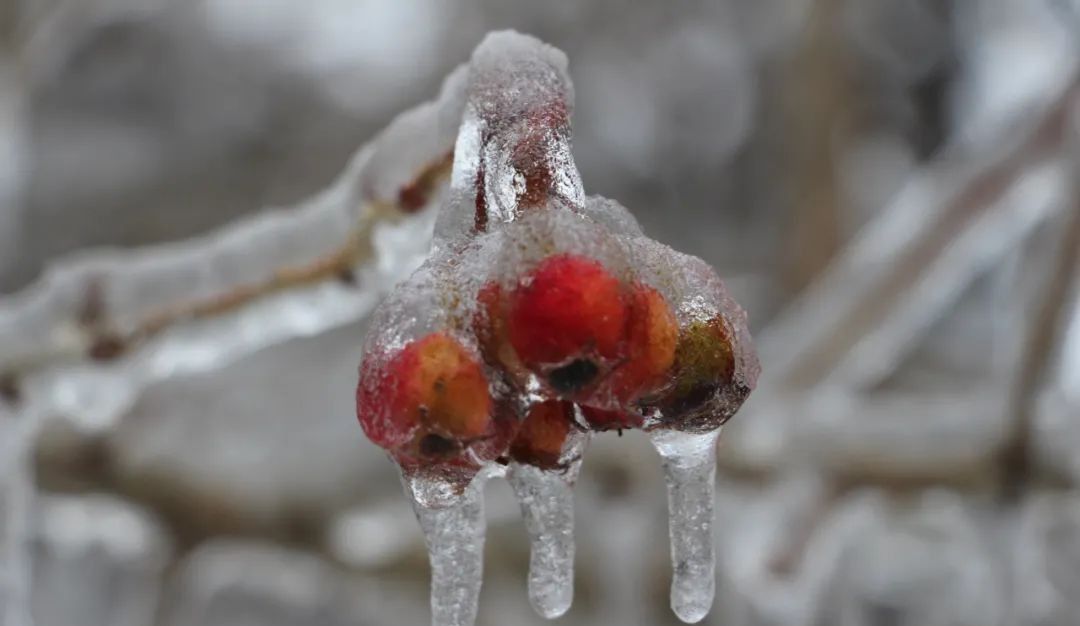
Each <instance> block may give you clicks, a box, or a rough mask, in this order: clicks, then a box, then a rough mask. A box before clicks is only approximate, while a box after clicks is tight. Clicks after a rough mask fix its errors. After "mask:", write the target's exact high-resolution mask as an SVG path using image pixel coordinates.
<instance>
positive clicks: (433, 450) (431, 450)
mask: <svg viewBox="0 0 1080 626" xmlns="http://www.w3.org/2000/svg"><path fill="white" fill-rule="evenodd" d="M454 452H457V444H456V443H454V441H452V440H450V439H447V438H446V437H443V436H441V435H436V434H430V435H424V438H423V439H421V440H420V454H423V455H424V456H436V457H437V456H449V455H450V454H453V453H454Z"/></svg>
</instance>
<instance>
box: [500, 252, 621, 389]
mask: <svg viewBox="0 0 1080 626" xmlns="http://www.w3.org/2000/svg"><path fill="white" fill-rule="evenodd" d="M623 291H624V290H623V287H622V285H621V284H620V282H619V280H618V279H617V278H616V277H615V276H613V275H612V274H611V273H610V272H608V271H607V270H606V269H605V268H604V266H603V265H601V264H600V263H599V262H597V261H595V260H593V259H590V258H587V257H583V256H578V255H572V254H561V255H556V256H552V257H548V258H547V259H545V260H544V261H543V262H541V263H540V265H539V266H538V267H536V269H535V270H533V271H532V272H531V273H530V274H529V275H528V276H526V277H524V278H523V279H522V280H521V281H520V283H519V285H518V287H517V288H516V289H515V290H514V292H513V293H512V294H511V295H510V301H509V308H508V318H507V331H508V336H509V339H510V344H511V345H512V346H513V348H514V350H515V352H516V353H517V356H518V358H520V359H521V361H522V363H523V364H524V365H525V366H526V367H528V368H529V369H531V370H533V371H534V372H537V373H540V374H541V375H542V377H543V378H544V380H545V381H546V382H547V384H548V386H549V387H550V388H551V389H553V390H554V391H555V392H557V393H559V394H561V395H564V396H572V395H574V394H576V393H577V392H580V391H581V390H583V389H585V388H586V387H588V386H590V385H591V384H593V383H594V382H595V381H596V380H597V379H598V377H599V376H600V375H601V373H602V372H603V370H604V369H606V368H607V367H608V366H609V364H610V363H611V362H613V361H615V360H617V359H620V358H623V356H624V354H623V351H624V348H625V334H626V322H627V317H628V314H627V305H626V298H625V296H624V293H623Z"/></svg>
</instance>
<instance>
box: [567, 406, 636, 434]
mask: <svg viewBox="0 0 1080 626" xmlns="http://www.w3.org/2000/svg"><path fill="white" fill-rule="evenodd" d="M581 415H582V417H584V418H585V422H586V423H587V424H588V425H589V428H591V429H592V430H601V431H603V430H629V429H632V428H641V425H642V424H643V423H644V421H645V420H644V418H643V417H642V416H641V415H639V414H638V413H637V412H636V411H633V410H629V409H600V408H596V407H592V406H582V407H581Z"/></svg>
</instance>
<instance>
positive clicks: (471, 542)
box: [403, 471, 490, 626]
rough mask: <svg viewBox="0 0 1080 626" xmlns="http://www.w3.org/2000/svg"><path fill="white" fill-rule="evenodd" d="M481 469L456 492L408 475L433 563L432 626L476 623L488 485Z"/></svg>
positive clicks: (432, 480)
mask: <svg viewBox="0 0 1080 626" xmlns="http://www.w3.org/2000/svg"><path fill="white" fill-rule="evenodd" d="M489 477H490V474H489V473H488V472H485V471H482V472H480V473H479V474H477V475H476V477H475V478H473V479H472V481H471V482H470V483H469V484H468V486H466V487H465V489H464V490H463V491H461V492H460V493H457V489H456V488H455V485H454V484H453V483H451V482H448V481H443V480H440V479H438V478H433V477H429V476H422V475H421V476H405V477H404V479H403V482H404V483H405V493H406V494H407V495H408V496H409V498H410V500H411V501H412V505H413V510H414V511H415V512H416V519H417V520H418V521H419V522H420V528H421V529H422V530H423V532H424V541H425V542H426V543H427V548H428V558H429V559H430V561H431V625H432V626H472V625H473V623H475V622H476V612H477V605H478V604H479V601H480V586H481V585H482V584H483V581H484V534H485V531H486V523H485V519H484V484H485V483H486V482H487V479H488V478H489Z"/></svg>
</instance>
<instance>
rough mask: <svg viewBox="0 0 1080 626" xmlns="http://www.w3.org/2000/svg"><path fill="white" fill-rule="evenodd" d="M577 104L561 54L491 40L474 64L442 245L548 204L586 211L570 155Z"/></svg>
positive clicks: (520, 40)
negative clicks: (582, 207)
mask: <svg viewBox="0 0 1080 626" xmlns="http://www.w3.org/2000/svg"><path fill="white" fill-rule="evenodd" d="M573 98H574V92H573V87H572V86H571V84H570V78H569V75H568V73H567V61H566V55H564V54H563V53H562V52H560V51H559V50H556V49H555V48H552V47H551V46H548V45H547V44H544V43H542V42H540V41H539V40H536V39H534V38H532V37H527V36H523V35H519V34H517V33H514V32H501V33H493V34H491V35H488V37H487V38H486V39H484V41H483V42H482V43H481V44H480V46H479V47H478V48H477V49H476V51H475V52H474V53H473V56H472V60H471V62H470V64H469V81H468V94H467V99H466V104H465V113H464V117H463V118H462V123H461V130H460V132H459V133H458V139H457V144H456V145H455V148H454V169H453V174H452V177H451V188H452V196H453V197H452V201H451V202H449V203H448V204H447V205H446V206H444V207H443V210H442V212H441V214H440V216H439V221H438V224H437V226H436V233H435V236H436V239H437V240H440V239H445V240H454V239H458V238H460V237H463V236H467V235H469V234H471V233H476V232H485V231H487V230H489V229H493V228H496V227H497V226H498V225H499V224H502V223H506V222H511V221H514V220H515V219H517V218H518V217H520V215H521V214H522V212H523V211H525V210H528V209H530V208H534V207H536V206H537V205H540V204H543V203H545V202H547V201H548V200H549V199H550V200H554V201H558V202H560V203H562V204H565V205H567V206H569V207H573V208H576V209H580V207H581V206H582V205H583V203H584V199H585V194H584V191H583V189H582V185H581V177H580V175H579V174H578V172H577V167H576V166H575V165H574V158H573V155H572V154H571V151H570V115H571V113H572V109H573Z"/></svg>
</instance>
